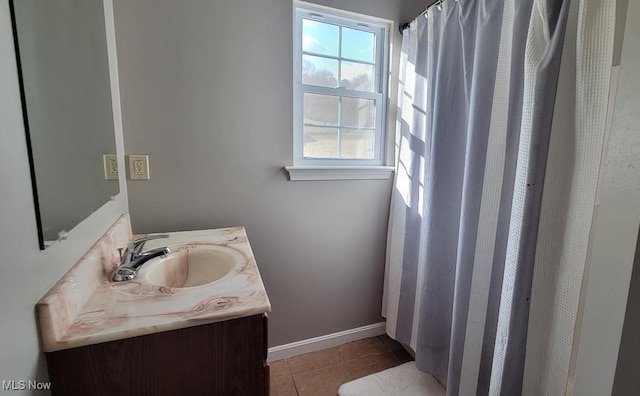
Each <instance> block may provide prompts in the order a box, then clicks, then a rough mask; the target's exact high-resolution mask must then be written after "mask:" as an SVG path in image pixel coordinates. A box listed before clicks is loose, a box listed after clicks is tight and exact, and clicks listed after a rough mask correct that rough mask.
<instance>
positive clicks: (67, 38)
mask: <svg viewBox="0 0 640 396" xmlns="http://www.w3.org/2000/svg"><path fill="white" fill-rule="evenodd" d="M9 4H10V9H11V17H12V22H13V31H14V40H15V46H16V58H17V61H18V70H19V79H20V89H21V94H22V109H23V112H24V121H25V130H26V133H27V146H29V147H28V148H29V160H30V165H31V177H32V183H33V193H34V194H33V195H34V200H35V204H36V205H35V206H36V218H37V222H38V228H39V232H38V233H39V239H40V248H41V249H44V248H45V247H47V246H49V245H50V244H52V243H53V242H55V241H56V240H58V238H59V233H61V232H62V233H63V234H64V233H65V232H66V231H69V230H71V229H72V228H73V227H75V226H76V225H77V224H78V223H80V222H81V221H82V220H84V219H85V218H86V217H88V216H89V215H91V213H93V212H94V211H96V210H97V209H99V208H100V207H101V206H102V205H104V204H105V203H106V202H107V201H109V199H110V198H111V197H112V196H115V195H117V194H118V193H119V191H120V188H119V185H118V180H106V170H105V168H106V166H105V164H104V162H105V161H106V159H103V155H115V153H116V145H115V133H114V126H113V108H112V102H111V82H110V76H109V63H108V56H107V40H106V31H105V18H104V6H103V3H102V0H50V1H49V0H48V1H42V0H18V1H13V0H11V1H10V3H9ZM112 165H113V164H112Z"/></svg>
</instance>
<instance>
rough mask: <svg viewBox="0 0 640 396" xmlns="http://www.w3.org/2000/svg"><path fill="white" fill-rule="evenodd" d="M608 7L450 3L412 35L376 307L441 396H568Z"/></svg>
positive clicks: (610, 18) (545, 1)
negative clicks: (442, 385)
mask: <svg viewBox="0 0 640 396" xmlns="http://www.w3.org/2000/svg"><path fill="white" fill-rule="evenodd" d="M614 22H615V2H614V0H582V1H580V0H573V1H570V0H457V1H455V0H445V1H444V2H443V3H442V4H441V5H440V6H437V7H431V8H429V9H428V11H427V12H426V14H425V15H421V16H419V17H418V18H417V19H416V20H415V21H413V22H412V23H411V24H410V27H409V28H407V29H405V30H404V33H403V42H402V59H401V68H400V83H399V89H398V96H399V103H398V118H397V124H396V139H395V143H396V147H395V150H396V175H395V181H394V188H393V195H392V201H391V213H390V222H389V234H388V243H387V264H386V271H385V286H384V287H385V289H384V301H383V314H384V316H385V317H386V318H387V333H388V334H389V335H390V336H391V337H393V338H395V339H397V340H398V341H400V342H403V343H405V344H407V345H410V346H411V347H412V348H413V350H414V351H415V353H416V366H417V367H418V368H419V369H420V370H421V371H424V372H427V373H430V374H433V375H435V376H437V377H440V378H442V379H445V380H446V384H447V395H475V394H477V395H485V394H492V395H498V394H499V395H520V394H525V395H528V394H530V395H561V394H562V395H564V394H565V391H566V387H567V382H568V381H571V379H570V375H569V367H570V358H571V351H572V345H573V340H574V328H575V325H576V322H577V312H578V302H579V295H580V287H581V282H582V275H583V273H584V269H585V263H586V262H587V256H588V255H587V252H588V242H589V232H590V226H591V220H592V218H593V211H594V204H595V200H596V195H597V194H596V192H597V185H598V171H599V169H600V163H601V158H602V149H603V145H604V141H605V139H604V136H605V129H606V128H605V126H606V115H607V106H608V92H609V84H610V72H611V62H612V51H613V25H614Z"/></svg>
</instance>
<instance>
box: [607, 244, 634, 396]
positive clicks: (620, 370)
mask: <svg viewBox="0 0 640 396" xmlns="http://www.w3.org/2000/svg"><path fill="white" fill-rule="evenodd" d="M638 312H640V234H639V235H638V242H637V243H636V258H635V260H634V261H633V272H632V275H631V285H630V287H629V297H628V298H627V312H626V314H625V318H624V327H623V328H622V340H621V341H620V352H619V353H618V364H617V365H616V376H615V381H614V383H613V393H612V394H613V395H619V396H626V395H633V394H634V393H637V392H638V389H640V376H639V375H638V372H639V371H640V362H638V356H640V317H638Z"/></svg>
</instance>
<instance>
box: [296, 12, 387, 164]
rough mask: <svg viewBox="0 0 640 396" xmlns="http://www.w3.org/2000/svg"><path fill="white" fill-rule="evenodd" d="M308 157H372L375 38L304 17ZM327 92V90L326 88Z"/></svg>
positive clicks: (304, 71)
mask: <svg viewBox="0 0 640 396" xmlns="http://www.w3.org/2000/svg"><path fill="white" fill-rule="evenodd" d="M302 27H303V32H302V34H303V36H302V50H303V55H302V84H303V85H306V86H310V87H322V88H323V89H313V88H309V89H306V90H305V92H304V98H303V101H304V105H303V108H304V127H303V129H304V130H303V138H304V143H303V144H304V148H303V153H304V156H305V157H311V158H356V159H371V158H374V146H375V144H374V143H375V128H376V125H375V123H376V100H375V98H374V97H372V95H371V93H373V92H375V90H376V88H377V87H376V84H375V75H376V70H375V67H376V66H375V40H376V37H375V34H374V33H372V32H368V31H364V30H358V29H353V28H350V27H345V26H339V25H335V24H330V23H324V22H318V21H314V20H308V19H303V26H302ZM327 88H328V89H327Z"/></svg>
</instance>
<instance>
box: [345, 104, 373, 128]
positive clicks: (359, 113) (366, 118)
mask: <svg viewBox="0 0 640 396" xmlns="http://www.w3.org/2000/svg"><path fill="white" fill-rule="evenodd" d="M341 110H342V125H345V126H351V127H358V128H375V126H376V125H375V122H376V121H375V120H376V106H375V102H374V101H373V100H372V99H358V98H347V97H345V98H342V106H341Z"/></svg>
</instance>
